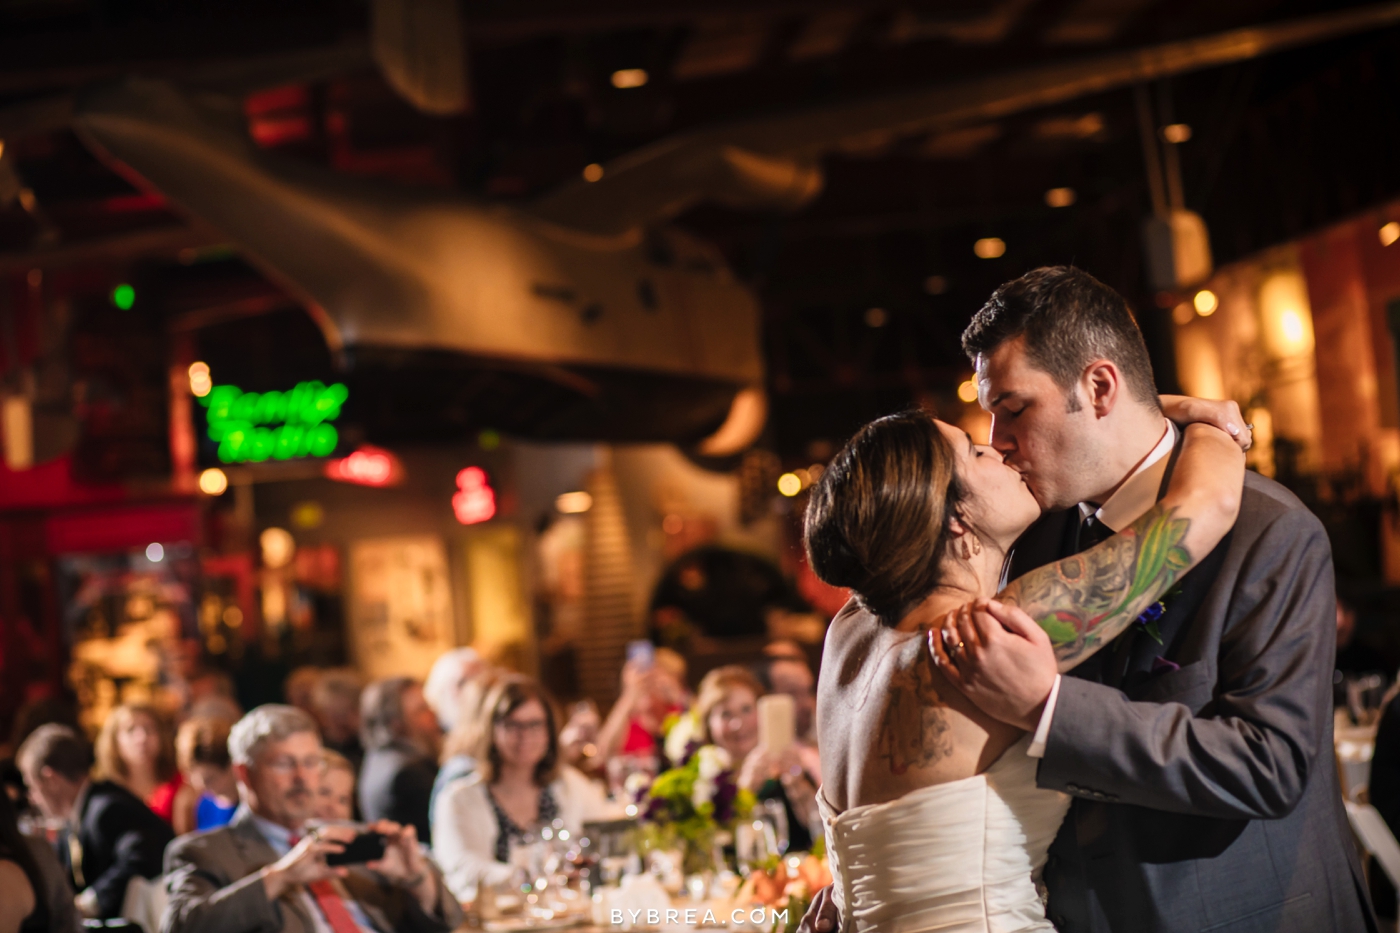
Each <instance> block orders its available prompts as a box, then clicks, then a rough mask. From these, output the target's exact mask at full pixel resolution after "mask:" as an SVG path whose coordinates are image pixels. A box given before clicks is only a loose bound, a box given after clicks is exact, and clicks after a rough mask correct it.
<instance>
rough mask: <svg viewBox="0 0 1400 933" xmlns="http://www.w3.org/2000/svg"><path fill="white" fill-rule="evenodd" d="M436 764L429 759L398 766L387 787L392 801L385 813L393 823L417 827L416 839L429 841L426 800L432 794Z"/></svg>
mask: <svg viewBox="0 0 1400 933" xmlns="http://www.w3.org/2000/svg"><path fill="white" fill-rule="evenodd" d="M436 778H437V767H436V766H434V765H433V764H432V762H431V761H428V760H420V761H415V762H412V763H410V764H407V765H405V766H404V767H403V768H400V769H399V771H398V773H397V774H395V775H394V779H393V783H392V785H391V787H390V797H391V798H392V801H393V802H392V803H391V805H390V807H389V813H388V817H389V819H391V820H393V821H394V822H395V823H399V824H401V825H404V826H412V827H413V828H414V829H415V830H417V831H418V841H419V842H422V843H423V844H424V845H430V844H431V843H432V826H430V825H429V824H428V801H429V800H430V799H431V798H432V795H433V781H434V780H435V779H436Z"/></svg>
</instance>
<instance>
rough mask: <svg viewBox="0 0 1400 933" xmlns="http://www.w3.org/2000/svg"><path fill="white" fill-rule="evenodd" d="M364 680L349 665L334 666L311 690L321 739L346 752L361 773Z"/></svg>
mask: <svg viewBox="0 0 1400 933" xmlns="http://www.w3.org/2000/svg"><path fill="white" fill-rule="evenodd" d="M363 690H364V681H362V680H361V679H360V675H359V674H357V673H355V671H353V670H351V669H350V668H348V667H337V668H331V669H330V670H328V671H326V672H324V673H323V674H322V675H321V677H320V679H318V680H317V681H316V685H315V687H314V688H313V689H312V691H311V706H312V711H311V713H312V715H313V716H315V717H316V722H317V723H318V724H320V726H321V743H322V744H323V745H325V746H326V748H329V749H333V750H335V751H337V752H339V753H340V754H342V755H344V756H345V758H346V759H348V760H349V762H350V764H352V765H354V767H355V771H356V772H357V773H358V772H359V770H360V765H361V764H363V763H364V760H365V747H364V745H363V744H361V742H360V694H361V692H362V691H363Z"/></svg>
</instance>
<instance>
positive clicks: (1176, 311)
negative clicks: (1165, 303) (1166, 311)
mask: <svg viewBox="0 0 1400 933" xmlns="http://www.w3.org/2000/svg"><path fill="white" fill-rule="evenodd" d="M1195 318H1196V309H1195V308H1193V307H1191V302H1189V301H1183V302H1181V304H1179V305H1177V306H1176V307H1175V308H1172V320H1173V321H1175V322H1176V323H1178V324H1181V325H1183V326H1185V325H1187V324H1190V323H1191V322H1192V321H1193V320H1195Z"/></svg>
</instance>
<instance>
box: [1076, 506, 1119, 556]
mask: <svg viewBox="0 0 1400 933" xmlns="http://www.w3.org/2000/svg"><path fill="white" fill-rule="evenodd" d="M1111 537H1113V529H1112V528H1110V527H1108V526H1107V525H1105V524H1104V523H1103V522H1101V521H1099V519H1098V515H1097V513H1094V512H1091V513H1089V515H1087V516H1085V518H1084V519H1083V520H1082V521H1080V523H1079V546H1078V549H1077V550H1076V553H1078V552H1080V551H1087V550H1089V548H1091V547H1093V546H1094V545H1096V544H1099V543H1100V542H1103V541H1107V540H1108V539H1109V538H1111Z"/></svg>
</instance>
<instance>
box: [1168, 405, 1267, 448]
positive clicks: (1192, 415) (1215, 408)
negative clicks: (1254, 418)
mask: <svg viewBox="0 0 1400 933" xmlns="http://www.w3.org/2000/svg"><path fill="white" fill-rule="evenodd" d="M1158 398H1159V400H1160V401H1161V403H1162V414H1163V415H1165V416H1166V417H1167V420H1168V421H1172V422H1175V423H1176V424H1179V425H1188V424H1209V425H1214V426H1215V427H1217V428H1219V429H1220V430H1222V431H1224V432H1225V433H1226V434H1228V435H1230V436H1231V437H1233V438H1234V439H1235V443H1236V444H1239V445H1240V450H1249V448H1250V447H1252V446H1253V445H1254V431H1253V429H1251V428H1250V426H1249V425H1247V424H1245V420H1244V415H1242V414H1240V406H1239V405H1238V404H1236V403H1235V402H1234V401H1232V400H1230V399H1225V400H1224V401H1214V400H1212V399H1208V398H1191V397H1190V396H1189V395H1162V396H1159V397H1158Z"/></svg>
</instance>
